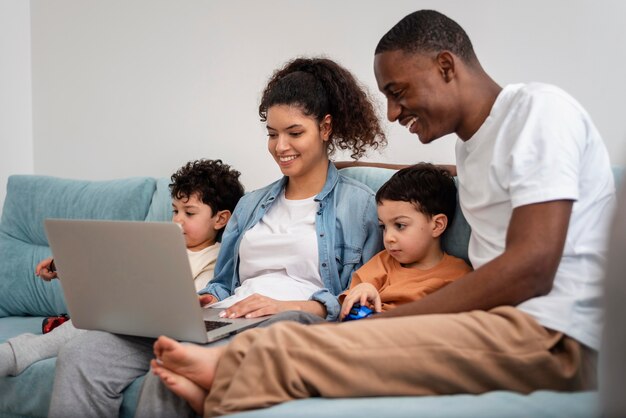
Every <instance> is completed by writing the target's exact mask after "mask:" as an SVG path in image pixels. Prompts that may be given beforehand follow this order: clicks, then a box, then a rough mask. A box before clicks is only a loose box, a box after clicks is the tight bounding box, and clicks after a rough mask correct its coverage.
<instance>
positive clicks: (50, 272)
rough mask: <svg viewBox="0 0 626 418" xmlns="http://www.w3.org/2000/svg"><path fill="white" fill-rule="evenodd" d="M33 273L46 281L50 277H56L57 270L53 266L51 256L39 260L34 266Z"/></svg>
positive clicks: (50, 278)
mask: <svg viewBox="0 0 626 418" xmlns="http://www.w3.org/2000/svg"><path fill="white" fill-rule="evenodd" d="M35 274H36V275H37V276H39V277H41V278H42V279H43V280H45V281H47V282H49V281H50V280H52V279H56V277H57V271H56V268H55V267H54V259H53V258H52V257H48V258H46V259H45V260H41V261H40V262H39V264H37V267H36V268H35Z"/></svg>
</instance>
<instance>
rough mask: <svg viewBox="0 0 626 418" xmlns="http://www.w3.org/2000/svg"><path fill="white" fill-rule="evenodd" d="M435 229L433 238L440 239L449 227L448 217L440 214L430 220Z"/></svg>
mask: <svg viewBox="0 0 626 418" xmlns="http://www.w3.org/2000/svg"><path fill="white" fill-rule="evenodd" d="M430 222H431V225H432V228H433V238H438V237H440V236H441V234H443V232H444V231H445V230H446V228H447V227H448V217H447V216H446V215H444V214H443V213H438V214H436V215H433V216H432V217H431V218H430Z"/></svg>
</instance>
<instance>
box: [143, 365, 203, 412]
mask: <svg viewBox="0 0 626 418" xmlns="http://www.w3.org/2000/svg"><path fill="white" fill-rule="evenodd" d="M150 365H151V366H152V373H154V374H155V375H157V376H159V378H160V379H161V381H162V382H163V383H164V384H165V386H167V387H168V389H169V390H171V391H172V392H174V393H175V394H176V395H178V396H180V397H181V398H183V399H184V400H186V401H187V403H188V404H189V406H191V408H193V410H194V411H195V412H196V414H198V415H200V416H203V415H204V399H205V398H206V396H207V394H208V393H209V392H208V391H207V390H206V389H204V388H203V387H201V386H199V385H198V384H196V383H194V382H192V381H191V380H189V379H187V378H186V377H184V376H181V375H179V374H177V373H174V372H173V371H171V370H168V369H166V368H164V367H161V366H159V364H158V363H157V362H156V360H152V361H151V362H150Z"/></svg>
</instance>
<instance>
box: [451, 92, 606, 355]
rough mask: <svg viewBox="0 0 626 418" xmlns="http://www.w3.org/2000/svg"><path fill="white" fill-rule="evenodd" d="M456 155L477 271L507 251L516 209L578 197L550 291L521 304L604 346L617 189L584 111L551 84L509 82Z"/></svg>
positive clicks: (551, 324)
mask: <svg viewBox="0 0 626 418" xmlns="http://www.w3.org/2000/svg"><path fill="white" fill-rule="evenodd" d="M456 161H457V171H458V178H459V200H460V204H461V208H462V210H463V214H464V215H465V218H466V219H467V221H468V223H469V224H470V226H471V227H472V233H471V237H470V242H469V257H470V260H471V262H472V265H473V266H474V268H479V267H480V266H482V265H483V264H485V263H487V262H489V261H490V260H492V259H494V258H495V257H497V256H499V255H500V254H502V253H503V252H504V249H505V239H506V233H507V228H508V225H509V221H510V219H511V214H512V211H513V209H514V208H516V207H519V206H524V205H528V204H532V203H540V202H547V201H552V200H562V199H565V200H574V201H575V203H574V205H573V209H572V215H571V219H570V223H569V228H568V232H567V238H566V242H565V248H564V252H563V257H562V259H561V263H560V264H559V268H558V270H557V273H556V276H555V279H554V283H553V287H552V290H551V291H550V293H549V294H547V295H545V296H541V297H536V298H532V299H530V300H528V301H526V302H523V303H522V304H520V305H519V306H518V308H519V309H521V310H522V311H524V312H527V313H528V314H530V315H532V316H533V317H534V318H535V319H537V321H538V322H539V323H540V324H542V325H543V326H544V327H546V328H551V329H554V330H557V331H561V332H563V333H565V334H567V335H569V336H571V337H573V338H575V339H576V340H578V341H580V342H582V343H583V344H586V345H588V346H590V347H593V348H595V349H597V348H598V346H599V341H600V333H601V325H602V309H601V294H602V280H603V266H604V259H605V254H606V248H607V239H608V230H609V225H610V221H611V217H612V214H613V209H614V206H615V187H614V183H613V176H612V173H611V169H610V162H609V157H608V153H607V151H606V148H605V146H604V143H603V142H602V138H601V137H600V134H599V133H598V132H597V130H596V128H595V127H594V125H593V123H592V121H591V119H590V117H589V115H588V114H587V112H585V110H584V109H583V108H582V107H581V106H580V105H579V104H578V103H577V102H576V101H575V100H574V99H573V98H572V97H571V96H569V95H568V94H566V93H565V92H563V91H562V90H560V89H558V88H556V87H554V86H550V85H546V84H539V83H532V84H516V85H510V86H507V87H505V88H504V89H503V90H502V92H501V93H500V94H499V95H498V98H497V100H496V102H495V104H494V106H493V108H492V110H491V113H490V115H489V117H488V118H487V119H486V120H485V122H484V123H483V125H482V126H481V127H480V129H479V130H478V132H476V133H475V134H474V136H473V137H472V138H471V139H469V140H468V141H466V142H463V141H460V140H459V141H458V142H457V145H456Z"/></svg>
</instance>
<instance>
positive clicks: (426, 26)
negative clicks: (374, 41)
mask: <svg viewBox="0 0 626 418" xmlns="http://www.w3.org/2000/svg"><path fill="white" fill-rule="evenodd" d="M396 50H401V51H404V52H408V53H416V52H418V53H419V52H421V53H439V52H441V51H450V52H452V53H453V54H455V55H457V56H459V57H460V58H461V59H462V60H463V61H465V62H466V63H468V64H470V63H475V62H478V59H477V58H476V54H475V52H474V47H473V46H472V42H471V41H470V39H469V37H468V36H467V33H465V31H464V30H463V28H462V27H461V26H459V24H458V23H456V22H455V21H454V20H452V19H450V18H449V17H447V16H445V15H443V14H441V13H439V12H436V11H434V10H418V11H417V12H413V13H411V14H409V15H407V16H405V17H404V18H403V19H402V20H400V21H399V22H398V23H396V25H395V26H394V27H392V28H391V29H390V30H389V32H387V33H386V34H385V35H384V36H383V37H382V38H381V39H380V41H379V42H378V45H377V46H376V54H380V53H383V52H387V51H396Z"/></svg>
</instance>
